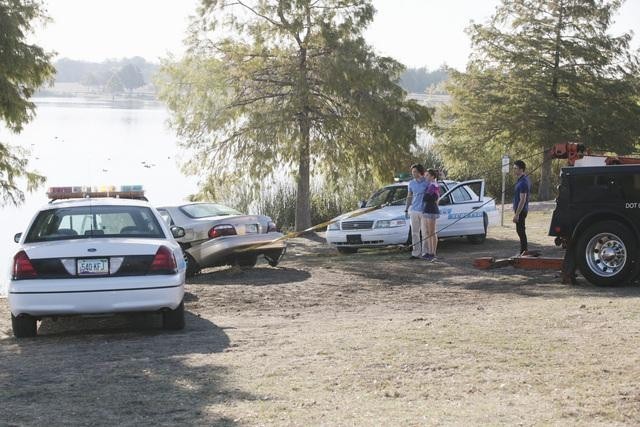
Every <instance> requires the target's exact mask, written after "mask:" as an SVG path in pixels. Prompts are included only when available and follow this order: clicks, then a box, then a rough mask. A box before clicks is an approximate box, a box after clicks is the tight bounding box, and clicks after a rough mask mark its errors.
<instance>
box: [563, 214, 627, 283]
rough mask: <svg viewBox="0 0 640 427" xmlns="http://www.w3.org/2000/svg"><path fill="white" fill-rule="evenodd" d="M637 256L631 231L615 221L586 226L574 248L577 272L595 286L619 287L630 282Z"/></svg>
mask: <svg viewBox="0 0 640 427" xmlns="http://www.w3.org/2000/svg"><path fill="white" fill-rule="evenodd" d="M636 254H637V245H636V240H635V239H634V234H633V232H632V231H631V230H630V229H629V227H627V226H625V225H624V224H621V223H620V222H618V221H602V222H597V223H595V224H593V225H591V226H589V228H587V229H586V230H585V232H584V233H582V235H581V236H580V238H579V240H578V244H577V245H576V262H577V264H578V269H579V270H580V272H581V273H582V275H583V276H584V277H585V279H587V280H588V281H589V282H591V283H593V284H594V285H596V286H614V285H621V284H624V283H625V282H627V281H628V280H629V279H631V275H632V273H633V271H634V262H635V260H636Z"/></svg>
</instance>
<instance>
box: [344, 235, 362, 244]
mask: <svg viewBox="0 0 640 427" xmlns="http://www.w3.org/2000/svg"><path fill="white" fill-rule="evenodd" d="M347 243H351V244H355V245H358V244H362V237H361V236H360V234H347Z"/></svg>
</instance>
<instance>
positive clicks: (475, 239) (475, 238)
mask: <svg viewBox="0 0 640 427" xmlns="http://www.w3.org/2000/svg"><path fill="white" fill-rule="evenodd" d="M482 222H483V225H484V233H482V234H472V235H471V236H467V240H468V241H469V243H471V244H473V245H481V244H483V243H484V241H485V240H487V228H488V227H489V217H488V216H487V214H486V213H485V212H483V213H482Z"/></svg>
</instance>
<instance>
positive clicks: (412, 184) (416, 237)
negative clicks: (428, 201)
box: [404, 163, 429, 259]
mask: <svg viewBox="0 0 640 427" xmlns="http://www.w3.org/2000/svg"><path fill="white" fill-rule="evenodd" d="M424 172H425V169H424V166H422V165H421V164H417V163H416V164H414V165H411V175H412V176H413V179H412V180H411V181H409V193H408V194H407V204H406V206H405V209H404V213H405V214H407V213H409V218H410V219H411V244H412V246H411V257H410V259H420V257H421V256H422V255H423V254H425V253H427V237H428V235H427V221H426V220H423V217H422V202H423V197H424V193H425V191H427V186H428V185H429V181H427V178H425V177H424ZM409 208H411V209H409ZM420 231H422V237H423V238H422V242H421V241H420V240H421V239H420Z"/></svg>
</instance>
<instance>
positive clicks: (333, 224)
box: [327, 221, 340, 230]
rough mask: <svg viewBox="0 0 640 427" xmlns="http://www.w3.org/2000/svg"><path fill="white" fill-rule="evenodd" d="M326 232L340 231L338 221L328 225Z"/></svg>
mask: <svg viewBox="0 0 640 427" xmlns="http://www.w3.org/2000/svg"><path fill="white" fill-rule="evenodd" d="M327 230H340V221H336V222H333V223H331V224H329V226H328V227H327Z"/></svg>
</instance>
